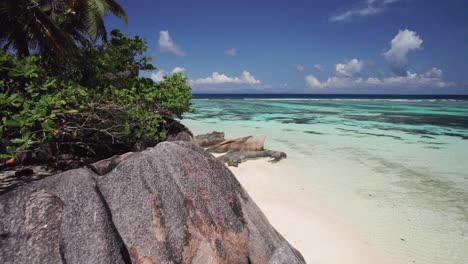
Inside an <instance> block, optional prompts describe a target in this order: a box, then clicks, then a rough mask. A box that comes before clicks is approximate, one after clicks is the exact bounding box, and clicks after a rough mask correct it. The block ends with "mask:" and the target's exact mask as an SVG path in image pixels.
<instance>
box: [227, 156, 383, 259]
mask: <svg viewBox="0 0 468 264" xmlns="http://www.w3.org/2000/svg"><path fill="white" fill-rule="evenodd" d="M287 163H288V162H286V161H285V162H283V163H277V164H271V163H269V162H267V160H266V159H261V160H253V161H249V162H246V163H243V164H241V165H240V166H239V167H237V168H232V167H231V171H232V172H233V173H234V174H235V175H236V177H237V179H238V180H239V181H240V182H241V184H242V185H243V186H244V188H245V189H246V190H247V192H248V193H249V195H250V196H251V197H252V198H253V199H254V201H255V202H256V203H257V205H258V206H259V207H260V208H261V210H262V211H263V212H264V213H265V215H266V216H267V218H268V219H269V221H270V223H271V224H272V225H273V226H274V227H275V228H276V229H277V230H278V232H280V233H281V234H282V235H283V236H284V237H285V238H286V239H287V240H288V241H289V242H290V243H291V244H292V245H293V246H294V247H296V248H297V249H298V250H299V251H300V252H301V253H302V254H303V256H304V258H305V259H306V261H307V263H324V264H340V263H349V264H375V263H387V262H385V261H384V257H383V256H381V255H380V254H379V253H377V252H375V250H374V249H372V248H370V247H369V245H368V244H367V243H366V242H365V241H364V240H362V238H360V237H359V235H358V234H357V233H356V232H355V230H353V228H352V227H350V226H348V225H347V224H345V223H342V222H340V221H339V220H338V219H336V218H334V217H333V214H332V213H331V212H330V211H329V210H328V208H326V206H324V204H322V202H323V201H320V198H319V197H317V196H316V195H314V194H313V192H311V189H309V188H308V187H307V183H306V182H305V181H304V179H301V175H297V174H295V175H292V174H291V170H290V169H289V168H288V164H287ZM285 176H286V178H285Z"/></svg>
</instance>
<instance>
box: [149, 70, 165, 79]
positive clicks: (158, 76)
mask: <svg viewBox="0 0 468 264" xmlns="http://www.w3.org/2000/svg"><path fill="white" fill-rule="evenodd" d="M164 75H166V73H165V72H164V71H163V70H159V71H157V72H153V73H151V80H153V82H160V81H162V80H163V79H164V78H163V77H164Z"/></svg>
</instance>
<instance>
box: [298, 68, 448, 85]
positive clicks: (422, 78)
mask: <svg viewBox="0 0 468 264" xmlns="http://www.w3.org/2000/svg"><path fill="white" fill-rule="evenodd" d="M442 75H443V74H442V70H440V69H437V68H432V69H431V70H429V71H427V72H424V73H421V74H417V73H412V72H409V71H408V72H406V75H404V76H394V77H385V78H378V77H368V78H361V77H357V78H356V77H346V76H338V75H336V76H333V77H330V78H328V79H327V80H326V81H324V82H321V81H319V80H318V79H317V78H316V77H315V76H314V75H309V76H307V77H306V79H305V81H306V84H307V86H308V87H310V88H313V89H318V88H445V87H449V86H452V85H453V83H450V82H445V81H444V80H443V79H442Z"/></svg>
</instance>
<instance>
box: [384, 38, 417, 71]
mask: <svg viewBox="0 0 468 264" xmlns="http://www.w3.org/2000/svg"><path fill="white" fill-rule="evenodd" d="M422 43H423V40H422V39H421V38H420V37H419V36H418V34H417V33H416V32H415V31H411V30H408V29H405V30H400V31H399V32H398V34H397V35H396V36H395V37H394V38H393V39H392V41H391V47H390V49H389V50H387V51H386V52H384V53H383V56H384V57H385V59H386V60H387V61H388V63H389V64H390V69H391V70H392V71H393V72H394V73H395V74H397V75H399V76H403V75H405V74H406V72H407V71H408V57H407V56H408V53H409V52H410V51H413V50H418V49H421V45H422Z"/></svg>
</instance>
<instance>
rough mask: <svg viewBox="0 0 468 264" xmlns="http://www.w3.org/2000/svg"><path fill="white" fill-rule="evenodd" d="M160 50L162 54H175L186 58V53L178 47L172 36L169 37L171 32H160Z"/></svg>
mask: <svg viewBox="0 0 468 264" xmlns="http://www.w3.org/2000/svg"><path fill="white" fill-rule="evenodd" d="M158 43H159V50H160V51H161V52H169V53H173V54H175V55H177V56H184V55H185V52H183V51H182V49H181V48H180V47H179V46H177V45H176V44H175V43H174V41H173V40H172V38H171V36H170V35H169V31H167V30H166V31H164V30H162V31H160V32H159V41H158Z"/></svg>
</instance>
